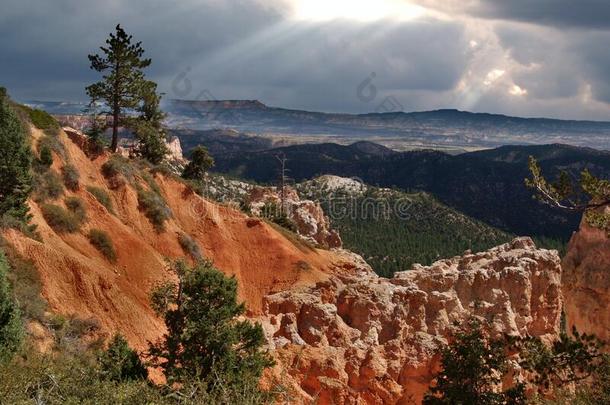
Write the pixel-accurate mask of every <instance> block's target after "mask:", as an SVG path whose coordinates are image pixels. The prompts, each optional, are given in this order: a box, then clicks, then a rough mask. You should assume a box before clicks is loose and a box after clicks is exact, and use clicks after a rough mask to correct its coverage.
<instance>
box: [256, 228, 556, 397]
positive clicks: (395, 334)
mask: <svg viewBox="0 0 610 405" xmlns="http://www.w3.org/2000/svg"><path fill="white" fill-rule="evenodd" d="M560 280H561V267H560V259H559V257H558V255H557V252H555V251H548V250H542V249H537V248H536V247H535V245H534V243H533V242H532V241H531V239H529V238H519V239H515V240H513V241H512V242H511V243H509V244H505V245H502V246H499V247H497V248H494V249H491V250H489V251H486V252H482V253H476V254H469V253H468V254H465V255H464V256H462V257H456V258H453V259H448V260H442V261H438V262H436V263H434V264H433V265H431V266H428V267H424V266H419V265H416V266H415V267H414V268H413V269H412V270H410V271H406V272H400V273H397V274H396V275H395V276H394V278H392V279H384V278H380V277H377V276H376V275H375V274H373V273H372V272H371V271H370V269H369V268H368V267H367V266H366V264H364V263H362V264H361V265H360V269H359V273H358V272H356V273H352V274H351V275H346V276H335V277H331V278H330V279H329V280H327V281H324V282H320V283H318V284H317V285H316V286H314V287H310V288H306V289H302V290H300V291H295V290H291V291H285V292H280V293H276V294H273V295H269V296H267V297H266V299H265V317H264V318H263V323H264V325H265V330H266V333H267V337H268V340H269V344H270V346H271V347H272V348H273V349H275V353H276V357H277V359H278V361H279V363H280V367H281V368H282V369H283V370H284V371H286V373H284V380H286V379H287V380H288V381H289V383H292V385H293V386H295V387H297V389H298V390H299V391H300V393H301V395H302V396H303V397H304V398H309V399H312V398H316V397H317V398H318V401H319V403H335V404H336V403H339V404H351V403H419V402H420V401H421V399H422V397H423V394H424V393H425V392H426V391H427V388H428V385H429V383H430V381H431V379H432V375H433V374H434V372H435V371H436V370H437V367H438V358H437V356H436V355H435V352H436V349H437V347H438V345H439V343H440V342H446V338H447V337H448V336H449V335H450V334H451V332H452V330H453V329H454V327H455V326H454V323H455V322H461V321H464V320H465V319H466V318H468V317H469V316H471V315H475V316H478V317H481V318H483V319H486V320H488V321H489V322H490V333H491V335H492V336H500V335H502V334H504V333H507V334H510V335H515V336H524V335H526V334H529V335H534V336H540V337H542V338H543V339H552V338H553V337H555V336H557V333H558V328H559V321H560V314H561V286H560ZM280 374H281V373H280Z"/></svg>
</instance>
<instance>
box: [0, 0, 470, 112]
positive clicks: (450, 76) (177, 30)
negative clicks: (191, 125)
mask: <svg viewBox="0 0 610 405" xmlns="http://www.w3.org/2000/svg"><path fill="white" fill-rule="evenodd" d="M85 3H88V4H84V3H83V2H82V1H77V0H59V1H55V2H47V1H42V0H36V1H34V0H25V1H22V2H13V4H11V5H8V6H7V7H6V8H5V9H4V10H3V14H2V16H0V49H1V50H2V54H3V58H4V60H6V61H7V63H3V64H2V65H0V77H1V78H2V82H3V85H5V86H7V87H8V88H9V90H10V91H11V92H12V93H13V94H14V95H15V96H16V97H17V98H21V99H26V98H41V99H74V98H79V99H83V98H84V97H85V95H84V90H83V88H84V86H85V85H86V84H87V83H90V82H92V81H93V80H95V78H96V74H95V73H94V72H91V71H90V70H89V66H88V61H87V57H86V56H87V54H88V53H91V52H93V51H94V50H96V49H97V47H98V46H99V45H101V44H102V43H103V40H104V39H105V38H106V36H107V34H108V32H109V31H111V30H112V29H113V27H114V25H115V24H116V23H117V22H120V23H121V24H122V25H123V26H124V27H125V28H126V29H127V31H128V32H130V33H133V34H134V36H135V37H136V39H137V40H141V41H142V42H143V44H144V48H145V49H146V51H147V56H149V57H151V58H152V59H153V65H152V66H151V68H150V69H149V72H148V74H149V76H150V77H151V78H153V79H154V80H157V81H158V82H159V85H160V88H161V90H163V91H165V92H166V93H167V96H168V97H173V96H174V97H175V96H177V95H174V94H172V88H171V83H172V81H173V80H174V78H175V77H176V76H177V75H178V74H179V73H180V72H181V71H183V70H184V69H186V68H189V69H190V73H189V80H191V82H192V83H193V85H194V86H195V87H196V90H197V91H198V92H199V90H200V89H207V90H209V91H210V93H209V94H213V95H214V96H215V97H217V98H261V99H263V100H265V101H267V102H269V103H275V104H277V105H287V106H292V107H295V108H310V109H332V110H338V111H368V110H370V108H371V106H370V105H367V104H366V103H364V104H363V103H362V102H361V101H359V100H358V98H357V95H356V89H357V87H358V85H359V84H360V83H361V82H362V81H363V80H365V79H366V77H368V76H369V75H370V74H372V73H373V72H374V74H375V75H376V80H375V83H374V84H375V86H376V88H378V91H379V93H380V94H385V92H388V93H392V92H397V91H401V90H405V89H409V90H429V91H445V90H449V89H451V88H453V87H454V86H455V84H456V83H457V81H459V79H460V77H461V76H462V74H463V71H464V69H465V67H466V64H467V54H466V53H465V48H466V47H467V43H466V42H467V41H466V40H465V38H464V27H463V26H462V25H461V24H459V23H457V22H440V21H435V20H430V21H427V20H424V21H413V22H405V23H392V22H387V21H384V22H375V23H368V24H363V23H359V22H348V21H340V22H332V23H324V22H317V23H313V22H303V21H301V22H299V21H291V20H289V19H287V17H286V13H287V12H288V11H289V8H288V7H286V3H282V2H281V0H277V1H276V2H275V3H274V2H269V1H265V2H263V1H257V0H245V1H244V0H241V1H240V0H234V1H220V0H190V1H182V2H172V3H169V2H167V1H162V0H152V1H151V0H149V1H144V0H135V1H129V2H127V1H119V0H113V1H110V2H105V3H101V2H98V3H96V2H85ZM282 6H283V7H282ZM259 37H260V38H259ZM257 38H258V40H257ZM227 54H228V56H227ZM195 96H197V93H195V91H194V92H193V93H192V94H190V95H189V96H188V97H195Z"/></svg>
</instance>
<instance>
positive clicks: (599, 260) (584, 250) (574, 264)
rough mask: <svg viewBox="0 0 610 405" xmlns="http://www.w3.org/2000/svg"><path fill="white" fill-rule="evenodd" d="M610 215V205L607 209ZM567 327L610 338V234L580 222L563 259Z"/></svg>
mask: <svg viewBox="0 0 610 405" xmlns="http://www.w3.org/2000/svg"><path fill="white" fill-rule="evenodd" d="M606 211H607V213H608V214H609V215H610V208H608V207H607V208H606ZM562 267H563V280H562V285H563V295H564V297H565V304H564V307H565V314H566V321H567V327H568V330H569V331H571V330H572V328H573V327H576V329H577V330H578V331H579V332H584V333H587V334H595V335H596V336H597V337H598V338H600V339H602V340H606V341H610V237H609V236H608V232H607V231H605V230H602V229H598V228H594V227H592V226H590V225H588V224H587V222H586V221H585V220H583V221H582V223H581V225H580V228H579V230H578V232H576V233H575V234H574V235H573V236H572V239H571V240H570V243H569V245H568V252H567V254H566V256H565V257H564V259H563V262H562Z"/></svg>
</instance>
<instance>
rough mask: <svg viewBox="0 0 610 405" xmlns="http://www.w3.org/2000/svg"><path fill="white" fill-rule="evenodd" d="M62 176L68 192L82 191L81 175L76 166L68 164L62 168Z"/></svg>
mask: <svg viewBox="0 0 610 405" xmlns="http://www.w3.org/2000/svg"><path fill="white" fill-rule="evenodd" d="M61 176H62V178H63V180H64V185H65V186H66V188H67V189H68V190H70V191H78V190H79V189H80V174H79V173H78V170H77V169H76V167H74V165H71V164H67V165H65V166H64V167H62V168H61Z"/></svg>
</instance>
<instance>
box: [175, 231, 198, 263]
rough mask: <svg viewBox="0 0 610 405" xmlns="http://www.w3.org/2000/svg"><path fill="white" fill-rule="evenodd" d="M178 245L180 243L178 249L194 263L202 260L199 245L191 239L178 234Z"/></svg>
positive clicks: (185, 235)
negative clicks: (180, 248)
mask: <svg viewBox="0 0 610 405" xmlns="http://www.w3.org/2000/svg"><path fill="white" fill-rule="evenodd" d="M178 243H180V247H182V250H183V251H184V253H186V254H187V255H189V256H191V258H193V260H195V261H198V262H199V261H201V260H203V255H202V254H201V249H199V245H198V244H197V242H195V240H194V239H193V238H191V237H190V236H188V235H187V234H185V233H179V234H178Z"/></svg>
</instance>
